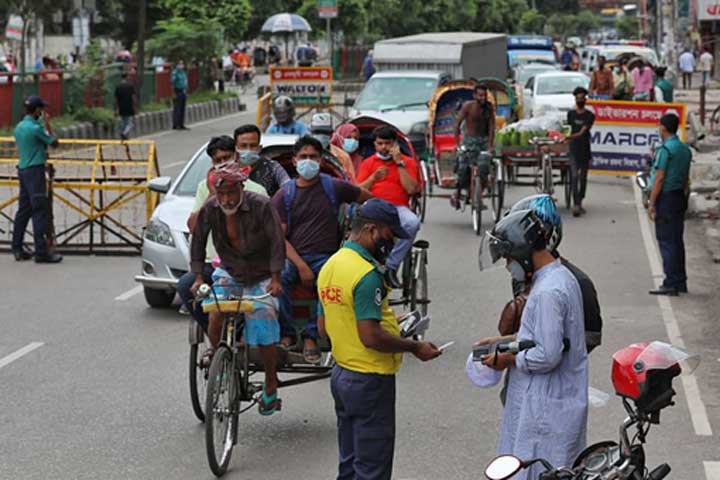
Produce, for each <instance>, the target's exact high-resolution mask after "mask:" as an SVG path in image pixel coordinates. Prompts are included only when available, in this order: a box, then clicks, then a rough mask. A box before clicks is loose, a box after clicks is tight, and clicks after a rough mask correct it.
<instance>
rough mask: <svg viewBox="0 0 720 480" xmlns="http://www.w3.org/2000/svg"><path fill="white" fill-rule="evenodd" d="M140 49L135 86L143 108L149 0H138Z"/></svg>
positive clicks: (139, 103) (140, 105) (136, 65)
mask: <svg viewBox="0 0 720 480" xmlns="http://www.w3.org/2000/svg"><path fill="white" fill-rule="evenodd" d="M138 8H139V9H140V11H139V12H138V50H137V59H136V64H135V70H136V72H135V88H136V90H137V99H138V106H139V107H140V108H142V86H143V79H144V78H145V27H146V25H147V0H138Z"/></svg>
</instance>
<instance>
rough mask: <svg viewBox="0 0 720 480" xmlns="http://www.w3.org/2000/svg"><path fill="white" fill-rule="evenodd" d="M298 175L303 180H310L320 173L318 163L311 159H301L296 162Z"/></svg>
mask: <svg viewBox="0 0 720 480" xmlns="http://www.w3.org/2000/svg"><path fill="white" fill-rule="evenodd" d="M295 168H296V169H297V172H298V175H300V176H301V177H302V178H304V179H305V180H312V179H313V178H315V177H317V176H318V173H320V162H318V161H317V160H313V159H311V158H303V159H301V160H298V162H297V167H295Z"/></svg>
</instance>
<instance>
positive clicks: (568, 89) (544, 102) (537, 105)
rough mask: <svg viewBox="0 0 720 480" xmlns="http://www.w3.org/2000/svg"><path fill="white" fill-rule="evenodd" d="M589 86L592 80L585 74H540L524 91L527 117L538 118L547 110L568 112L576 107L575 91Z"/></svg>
mask: <svg viewBox="0 0 720 480" xmlns="http://www.w3.org/2000/svg"><path fill="white" fill-rule="evenodd" d="M589 85H590V78H589V77H588V76H587V75H585V74H584V73H579V72H546V73H539V74H537V75H535V76H534V77H532V78H531V79H530V80H528V83H527V84H526V85H525V89H524V91H523V100H524V105H523V107H524V108H523V110H524V114H525V117H527V118H529V117H535V116H538V115H539V114H541V113H542V112H543V111H545V110H547V109H550V110H558V111H560V112H568V111H570V110H571V109H572V108H573V107H574V105H575V98H574V97H573V94H572V92H573V90H575V89H576V88H577V87H583V88H588V86H589Z"/></svg>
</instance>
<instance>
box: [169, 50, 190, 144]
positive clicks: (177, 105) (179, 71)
mask: <svg viewBox="0 0 720 480" xmlns="http://www.w3.org/2000/svg"><path fill="white" fill-rule="evenodd" d="M171 80H172V86H173V91H174V92H175V97H174V98H173V130H190V129H189V128H187V127H186V126H185V103H186V102H187V89H188V76H187V72H186V71H185V63H184V62H183V61H182V60H180V61H179V62H178V63H177V65H176V66H175V69H174V70H173V71H172V77H171Z"/></svg>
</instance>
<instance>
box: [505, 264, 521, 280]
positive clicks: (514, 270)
mask: <svg viewBox="0 0 720 480" xmlns="http://www.w3.org/2000/svg"><path fill="white" fill-rule="evenodd" d="M505 268H507V270H508V272H510V276H511V277H512V279H513V281H515V282H525V279H526V274H525V269H524V268H523V267H522V265H520V263H519V262H518V261H517V260H512V261H511V262H510V263H509V264H508V265H507V266H506V267H505Z"/></svg>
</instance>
